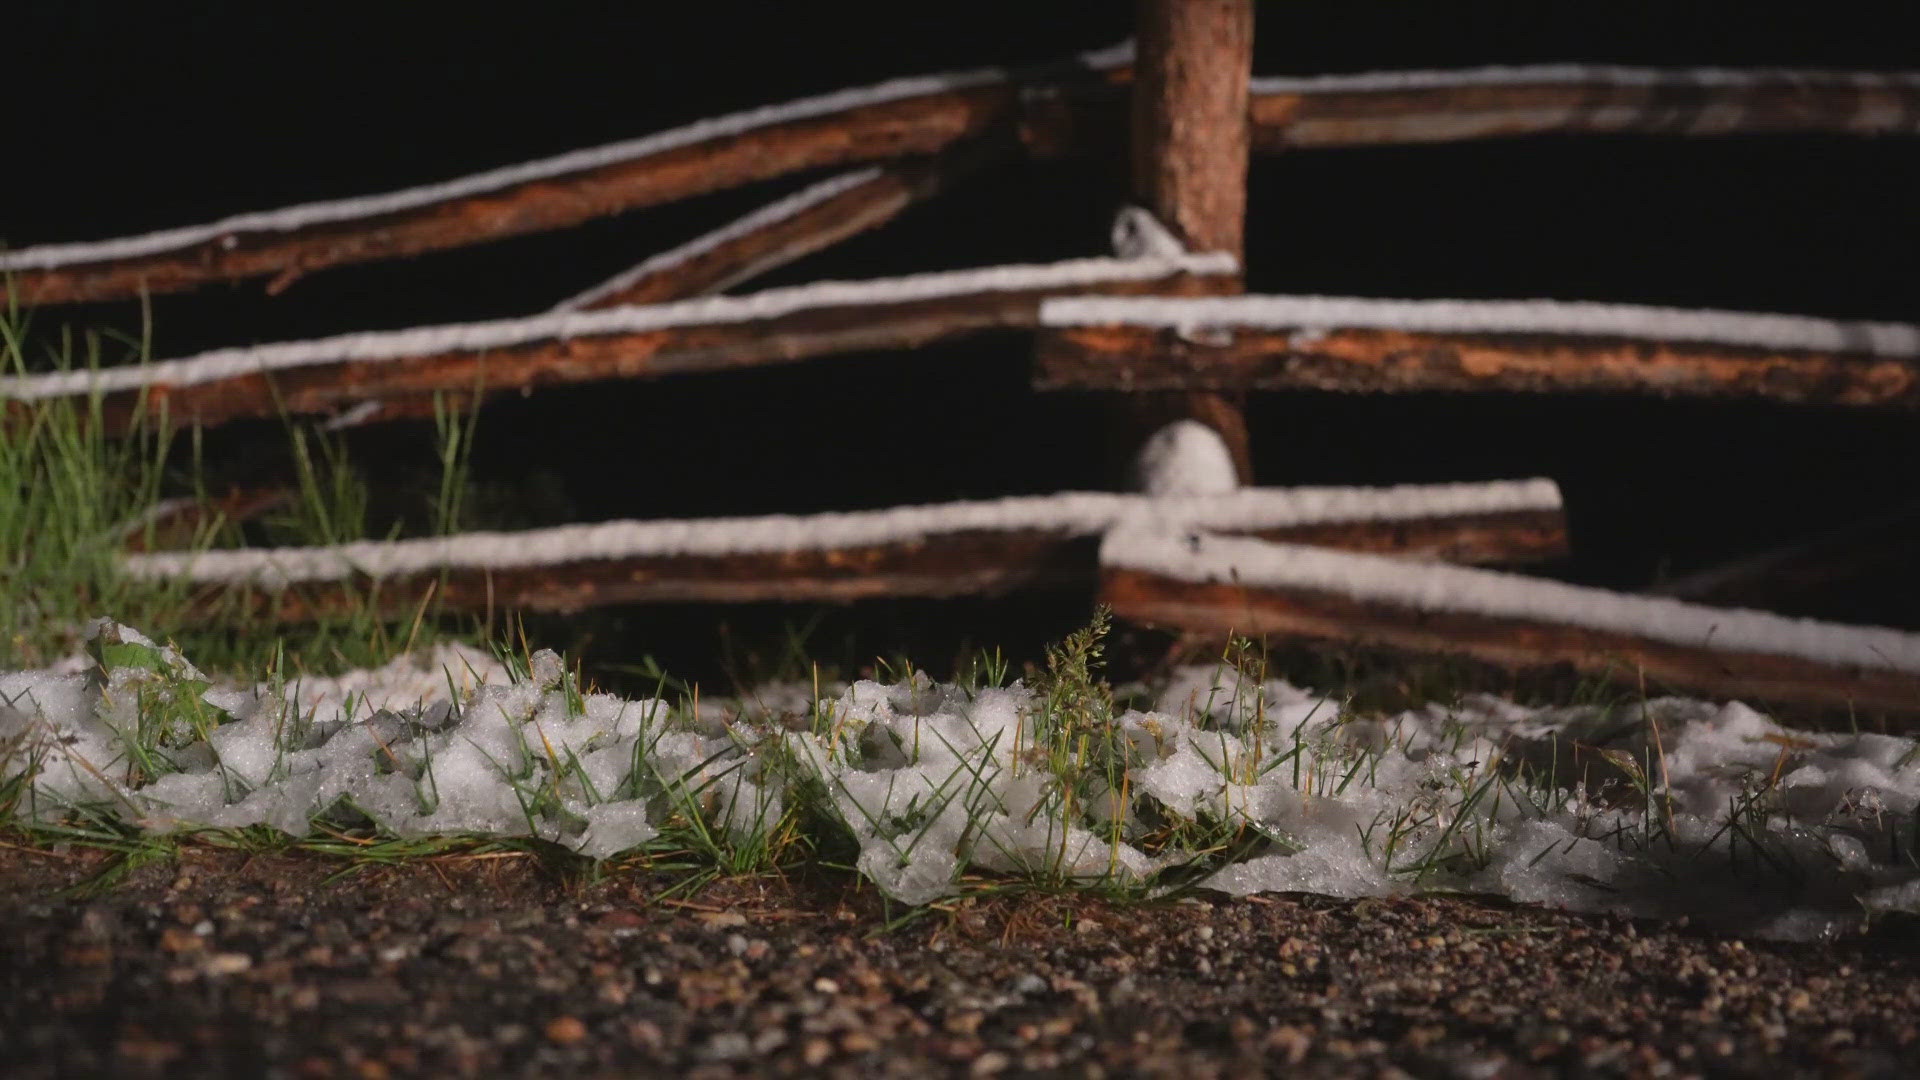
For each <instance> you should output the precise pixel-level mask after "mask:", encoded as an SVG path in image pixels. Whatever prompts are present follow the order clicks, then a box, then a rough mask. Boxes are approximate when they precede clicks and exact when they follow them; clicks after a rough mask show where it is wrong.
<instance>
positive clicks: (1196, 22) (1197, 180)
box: [1114, 0, 1253, 484]
mask: <svg viewBox="0 0 1920 1080" xmlns="http://www.w3.org/2000/svg"><path fill="white" fill-rule="evenodd" d="M1134 13H1135V16H1134V24H1135V38H1136V41H1137V45H1136V57H1135V62H1134V80H1133V92H1132V124H1131V130H1132V138H1131V145H1130V146H1129V148H1128V150H1129V155H1130V158H1131V161H1132V166H1131V175H1132V180H1133V195H1134V198H1135V199H1136V200H1137V201H1138V202H1139V204H1140V205H1141V206H1143V207H1145V208H1146V209H1147V210H1149V211H1151V212H1152V213H1153V215H1154V216H1155V217H1156V218H1158V219H1159V221H1160V223H1161V224H1163V225H1165V226H1166V227H1167V228H1168V229H1169V230H1171V231H1172V233H1173V235H1174V236H1175V238H1177V239H1178V240H1179V241H1180V242H1181V243H1182V244H1185V245H1186V247H1187V250H1189V251H1224V252H1227V253H1229V254H1231V255H1232V256H1233V257H1234V258H1235V259H1237V260H1240V261H1241V263H1242V265H1243V266H1244V264H1245V258H1246V229H1247V163H1248V153H1249V146H1250V145H1251V144H1250V135H1249V132H1248V110H1247V86H1248V77H1249V75H1250V73H1251V71H1252V69H1253V0H1136V3H1135V5H1134ZM1240 281H1241V278H1235V279H1233V280H1231V281H1227V282H1222V283H1221V284H1222V286H1223V288H1222V289H1221V291H1223V292H1239V291H1240ZM1178 389H1179V391H1180V392H1178V393H1174V394H1165V395H1158V396H1156V397H1150V398H1135V399H1132V400H1126V401H1121V402H1117V403H1115V405H1114V408H1115V409H1116V411H1117V416H1116V419H1115V426H1116V428H1117V430H1118V437H1119V438H1120V440H1121V441H1122V445H1123V447H1124V448H1125V449H1124V450H1123V452H1124V453H1125V454H1126V455H1127V457H1126V458H1125V459H1123V460H1130V459H1131V454H1132V453H1133V451H1134V449H1135V448H1137V447H1138V446H1139V445H1140V444H1141V443H1142V442H1144V441H1145V439H1146V438H1147V437H1148V436H1149V435H1151V434H1152V433H1153V432H1154V431H1155V430H1157V429H1158V428H1160V427H1162V426H1164V425H1165V424H1168V423H1171V422H1173V421H1175V420H1197V421H1199V422H1200V423H1203V424H1205V425H1207V426H1208V427H1210V428H1212V429H1213V430H1214V431H1215V432H1217V433H1218V434H1219V435H1220V438H1221V440H1222V441H1223V442H1224V443H1225V444H1226V447H1227V452H1228V453H1229V454H1231V455H1232V457H1233V464H1234V470H1235V471H1236V472H1237V473H1238V474H1239V478H1240V482H1241V483H1242V484H1250V483H1252V482H1253V452H1252V449H1251V446H1250V440H1249V435H1248V432H1247V420H1246V413H1245V410H1244V409H1243V408H1242V407H1241V402H1240V400H1239V396H1238V395H1237V394H1235V393H1232V392H1229V393H1219V392H1216V391H1213V390H1211V389H1209V390H1204V391H1199V392H1195V388H1189V387H1182V388H1178Z"/></svg>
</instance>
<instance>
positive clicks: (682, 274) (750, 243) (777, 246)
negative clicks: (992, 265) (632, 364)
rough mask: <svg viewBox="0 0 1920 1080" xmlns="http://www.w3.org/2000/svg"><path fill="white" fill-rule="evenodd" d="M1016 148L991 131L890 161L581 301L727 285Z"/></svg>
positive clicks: (673, 294)
mask: <svg viewBox="0 0 1920 1080" xmlns="http://www.w3.org/2000/svg"><path fill="white" fill-rule="evenodd" d="M1012 149H1013V146H1012V143H1011V141H1010V140H1006V139H986V140H981V141H980V142H978V143H975V144H972V145H969V146H967V147H964V148H961V149H959V150H958V151H957V152H955V153H952V154H947V155H943V156H942V157H941V158H939V159H938V160H932V161H928V160H920V161H913V162H908V163H905V164H901V165H893V166H888V167H887V168H886V169H884V170H883V171H881V172H880V173H879V174H878V175H876V176H874V177H873V178H872V179H870V180H867V181H865V182H863V183H861V184H858V185H856V186H854V187H851V188H848V189H847V190H845V191H842V192H840V193H839V194H837V195H835V196H833V197H832V198H830V199H826V200H825V201H822V202H818V203H815V204H814V205H812V206H809V207H807V208H806V209H805V210H802V211H800V212H799V213H797V214H794V215H793V216H791V217H787V218H782V219H780V220H778V221H774V222H770V223H768V224H767V225H765V226H762V227H761V228H758V229H755V230H753V231H751V232H747V233H743V234H741V235H739V236H735V237H732V238H730V239H728V240H726V241H723V242H722V243H719V244H716V245H714V246H713V247H711V248H708V249H707V250H705V251H702V252H700V253H699V254H697V255H694V256H692V257H690V258H688V259H687V260H686V261H684V262H680V263H676V264H674V265H672V266H668V267H663V268H661V269H659V270H657V271H654V272H652V273H649V274H646V275H644V276H642V277H639V278H636V279H635V280H633V281H631V282H629V283H627V284H626V285H624V286H622V287H621V288H620V289H618V290H616V291H613V292H609V293H607V294H606V295H605V296H601V297H598V298H596V299H595V300H593V301H592V302H591V303H588V304H583V305H582V308H583V309H593V308H609V307H618V306H620V305H622V304H659V303H665V302H667V301H669V300H684V299H687V298H690V297H695V296H706V295H709V294H712V293H717V292H723V291H725V290H726V289H729V288H731V287H733V286H735V285H738V284H740V283H741V282H744V281H748V280H751V279H752V278H755V277H758V276H760V275H761V274H764V273H767V272H768V271H770V270H774V269H776V268H778V267H782V266H785V265H787V264H788V263H790V262H793V261H794V260H796V259H800V258H804V257H805V256H808V255H811V254H813V253H814V252H816V251H820V250H822V249H824V248H827V247H831V246H832V245H834V244H837V243H839V242H840V241H842V240H845V239H847V238H848V237H851V236H857V235H859V234H860V233H863V232H866V231H867V230H869V229H875V228H878V227H880V226H881V225H884V224H886V223H887V222H889V221H892V220H893V219H894V218H896V217H899V216H900V215H901V214H902V213H905V212H906V210H907V209H908V208H909V207H912V206H914V205H916V204H918V203H921V202H924V201H926V200H927V199H930V198H932V197H933V196H935V195H937V194H939V193H940V192H941V191H943V190H945V189H946V188H947V187H948V186H949V185H951V184H952V183H954V182H955V181H956V180H958V179H960V178H961V177H963V176H965V175H966V174H967V173H970V172H972V171H973V170H974V169H976V168H978V167H980V166H982V165H984V164H986V163H987V162H988V161H990V160H992V159H995V158H998V157H1002V156H1004V155H1006V154H1007V153H1009V152H1011V150H1012Z"/></svg>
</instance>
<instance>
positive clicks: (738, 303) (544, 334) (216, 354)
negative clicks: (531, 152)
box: [0, 252, 1238, 400]
mask: <svg viewBox="0 0 1920 1080" xmlns="http://www.w3.org/2000/svg"><path fill="white" fill-rule="evenodd" d="M1237 265H1238V264H1237V263H1236V262H1235V261H1234V258H1233V256H1232V255H1229V254H1226V253H1224V252H1216V253H1209V254H1204V255H1181V256H1178V257H1174V258H1149V259H1107V258H1098V259H1069V260H1066V261H1064V262H1056V263H1043V264H1037V265H1010V266H988V267H980V268H977V269H972V270H949V271H942V272H938V273H930V274H909V275H905V276H902V277H895V278H879V279H875V280H872V281H819V282H813V283H811V284H807V285H795V286H790V287H788V288H781V289H766V290H763V291H761V292H757V293H749V294H747V295H745V296H706V297H700V298H698V299H693V300H679V301H675V302H673V303H668V304H645V305H631V306H626V307H614V308H606V309H604V310H598V311H562V312H554V313H549V314H544V315H531V316H527V317H525V318H518V319H494V320H490V321H486V322H473V323H453V324H448V325H442V326H420V327H413V328H410V329H407V330H381V331H366V332H361V333H353V334H340V335H337V336H334V337H327V338H319V339H316V340H312V341H289V342H281V343H278V344H272V345H254V346H244V347H238V348H227V349H215V350H213V351H212V352H205V353H201V354H199V355H198V356H191V357H185V358H182V359H178V360H162V361H158V362H155V363H151V364H133V365H127V366H122V367H115V368H107V369H104V370H76V371H59V372H51V373H47V374H40V375H24V376H13V377H9V378H4V379H0V399H4V398H16V399H20V400H36V399H41V398H50V397H67V396H71V395H75V394H86V393H111V392H113V391H116V390H132V389H137V388H139V387H142V386H157V385H166V386H186V385H191V384H195V383H204V382H213V381H216V380H219V379H228V378H234V377H236V376H241V375H253V374H257V373H261V372H268V371H282V370H286V369H288V368H297V367H307V366H311V365H315V364H328V363H338V362H344V361H355V360H394V359H399V358H402V357H411V356H434V355H439V354H442V353H452V352H477V351H481V350H486V349H500V348H508V347H512V346H516V345H527V344H531V343H535V342H540V341H548V340H564V339H567V338H578V337H590V336H593V335H597V334H630V333H641V332H645V331H649V330H666V329H671V328H673V327H679V326H713V325H718V324H724V323H746V322H752V321H755V320H759V319H773V318H778V317H781V316H785V315H792V314H795V313H797V312H801V311H806V310H809V309H813V308H825V307H851V306H856V305H860V306H865V305H881V304H901V303H909V302H913V301H922V300H940V299H945V298H949V297H957V296H967V295H972V294H977V293H996V292H1022V291H1028V290H1040V289H1075V288H1093V287H1097V286H1099V285H1103V284H1108V283H1112V282H1122V281H1153V280H1157V279H1159V278H1164V277H1172V276H1173V275H1176V274H1231V273H1233V272H1234V271H1235V269H1236V267H1237Z"/></svg>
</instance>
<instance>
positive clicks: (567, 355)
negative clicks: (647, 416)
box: [0, 253, 1237, 429]
mask: <svg viewBox="0 0 1920 1080" xmlns="http://www.w3.org/2000/svg"><path fill="white" fill-rule="evenodd" d="M1236 269H1237V264H1236V263H1235V261H1234V259H1233V257H1232V256H1230V255H1226V254H1220V253H1214V254H1202V255H1189V254H1184V253H1183V254H1160V255H1151V256H1145V257H1141V258H1132V259H1113V258H1094V259H1072V260H1067V261H1064V262H1057V263H1045V264H1038V265H1013V266H993V267H984V268H979V269H973V270H956V271H946V272H940V273H930V274H912V275H906V276H902V277H897V278H883V279H878V280H872V281H825V282H815V283H812V284H808V285H797V286H792V287H789V288H780V289H767V290H764V291H762V292H758V293H752V294H749V295H746V296H716V297H705V298H701V299H695V300H685V301H680V302H677V303H670V304H655V305H648V306H639V307H618V308H610V309H606V310H598V311H565V312H555V313H549V314H545V315H535V316H529V317H526V318H518V319H498V320H492V321H488V322H475V323H456V324H450V325H443V326H425V327H415V328H412V329H407V330H394V331H378V332H364V333H355V334H342V335H338V336H335V337H328V338H320V339H317V340H312V341H295V342H283V343H279V344H272V345H258V346H250V347H242V348H228V349H216V350H214V351H212V352H207V353H202V354H200V355H198V356H192V357H186V358H183V359H177V360H163V361H158V362H155V363H150V364H137V365H128V366H123V367H113V368H104V369H89V370H74V371H63V372H52V373H46V374H38V375H23V376H13V377H8V378H0V402H4V401H6V400H8V399H12V400H15V401H34V400H42V399H47V398H56V397H72V396H81V395H89V394H100V395H102V396H103V409H104V414H105V416H106V419H107V423H108V424H109V425H110V426H112V427H115V428H116V429H117V428H122V427H125V426H126V425H127V424H129V423H130V422H131V421H132V420H133V418H134V417H136V416H137V415H139V414H141V413H142V412H145V413H147V414H149V415H154V416H160V415H164V416H165V417H166V419H167V420H168V421H169V422H170V423H177V424H191V423H197V424H216V423H220V422H222V421H225V420H230V419H233V418H236V417H243V416H274V415H279V414H281V413H288V414H315V413H329V412H334V411H336V410H341V409H346V408H350V407H352V406H355V405H359V404H362V403H366V402H378V401H390V400H392V399H396V398H398V399H406V398H412V399H414V400H415V401H416V402H418V401H421V400H424V401H427V402H428V403H429V404H430V402H431V398H432V395H433V394H435V393H438V392H452V393H476V392H477V393H482V394H484V393H487V392H491V391H497V390H501V389H506V388H518V387H527V386H532V385H535V384H539V383H559V382H581V381H591V380H595V379H611V378H643V377H653V376H660V375H668V374H677V373H684V372H691V371H710V370H718V369H723V368H729V367H739V366H746V365H753V364H766V363H785V362H791V361H796V360H803V359H808V358H811V357H816V356H821V355H826V354H829V353H835V352H849V351H854V350H859V349H877V348H888V347H901V346H908V345H918V344H924V343H926V342H929V341H935V340H939V339H943V338H948V337H953V336H956V335H959V334H964V333H969V332H973V331H978V330H983V329H992V328H996V327H1030V326H1033V325H1035V324H1036V323H1037V321H1038V318H1039V311H1040V303H1041V301H1042V300H1044V299H1045V298H1046V297H1048V296H1052V295H1057V294H1059V293H1062V292H1073V293H1082V292H1089V291H1094V292H1097V291H1104V290H1113V291H1127V290H1131V289H1140V288H1152V289H1163V288H1177V287H1179V286H1180V281H1181V280H1182V279H1186V278H1205V277H1208V276H1231V275H1232V274H1234V273H1235V272H1236Z"/></svg>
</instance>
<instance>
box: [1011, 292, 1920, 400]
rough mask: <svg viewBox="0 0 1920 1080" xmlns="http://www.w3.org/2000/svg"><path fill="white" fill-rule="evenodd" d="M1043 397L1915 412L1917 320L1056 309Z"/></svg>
mask: <svg viewBox="0 0 1920 1080" xmlns="http://www.w3.org/2000/svg"><path fill="white" fill-rule="evenodd" d="M1040 322H1041V325H1042V326H1043V327H1044V328H1045V330H1046V332H1045V333H1043V334H1042V336H1041V338H1040V342H1039V345H1038V357H1039V360H1038V366H1037V369H1036V372H1035V378H1036V381H1037V383H1038V385H1040V386H1041V387H1043V388H1049V389H1052V388H1062V387H1074V388H1099V389H1134V390H1166V389H1260V390H1277V389H1315V390H1343V391H1422V390H1427V391H1432V390H1440V391H1455V390H1504V391H1544V392H1566V391H1609V392H1629V391H1630V392H1641V393H1654V394H1662V395H1680V394H1687V395H1751V396H1758V397H1768V398H1774V399H1778V400H1782V401H1793V402H1809V403H1827V404H1851V405H1906V406H1913V405H1920V326H1915V325H1913V324H1909V323H1891V322H1846V321H1839V320H1832V319H1818V318H1810V317H1806V316H1798V315H1769V314H1755V313H1745V312H1730V311H1688V310H1680V309H1675V308H1663V307H1646V306H1639V305H1630V304H1595V303H1567V302H1559V301H1549V300H1524V301H1506V300H1497V301H1485V300H1369V299H1356V298H1348V297H1324V296H1233V297H1193V298H1147V297H1143V298H1124V299H1123V298H1097V297H1078V298H1063V299H1058V300H1050V301H1048V302H1047V303H1046V304H1045V305H1043V306H1042V308H1041V312H1040Z"/></svg>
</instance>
